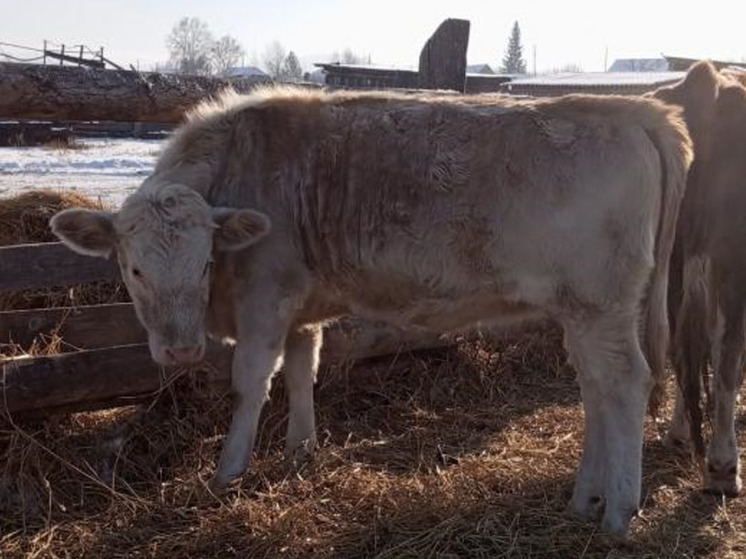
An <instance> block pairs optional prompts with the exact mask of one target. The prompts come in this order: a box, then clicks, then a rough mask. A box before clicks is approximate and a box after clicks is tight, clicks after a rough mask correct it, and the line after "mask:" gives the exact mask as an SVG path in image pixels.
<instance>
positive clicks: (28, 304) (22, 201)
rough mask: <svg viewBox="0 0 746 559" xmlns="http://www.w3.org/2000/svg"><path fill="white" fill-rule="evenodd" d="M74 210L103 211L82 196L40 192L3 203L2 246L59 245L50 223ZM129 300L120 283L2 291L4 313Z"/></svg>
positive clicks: (0, 306)
mask: <svg viewBox="0 0 746 559" xmlns="http://www.w3.org/2000/svg"><path fill="white" fill-rule="evenodd" d="M72 207H82V208H93V209H101V208H102V206H101V203H100V202H98V201H95V200H92V199H90V198H87V197H85V196H82V195H80V194H75V193H70V192H54V191H48V190H39V191H35V192H28V193H24V194H21V195H19V196H15V197H12V198H2V199H0V246H8V245H16V244H24V243H45V242H53V241H57V238H56V237H55V236H54V235H53V234H52V231H51V230H50V229H49V219H50V218H51V217H52V216H53V215H54V214H55V213H57V212H58V211H61V210H63V209H67V208H72ZM125 300H127V293H126V290H125V289H124V288H123V286H122V285H121V284H119V283H106V282H101V283H96V284H87V285H79V286H73V287H57V288H48V289H26V290H13V291H11V290H0V311H2V310H10V309H30V308H45V307H62V306H77V305H94V304H103V303H112V302H117V301H125Z"/></svg>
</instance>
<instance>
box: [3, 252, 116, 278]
mask: <svg viewBox="0 0 746 559" xmlns="http://www.w3.org/2000/svg"><path fill="white" fill-rule="evenodd" d="M118 278H119V268H118V267H117V263H116V260H115V259H110V260H105V259H103V258H93V257H90V256H82V255H80V254H77V253H75V252H73V251H71V250H70V249H68V248H67V247H66V246H65V245H63V244H62V243H38V244H29V245H15V246H8V247H0V289H39V288H42V287H55V286H66V285H77V284H81V283H90V282H93V281H114V280H117V279H118Z"/></svg>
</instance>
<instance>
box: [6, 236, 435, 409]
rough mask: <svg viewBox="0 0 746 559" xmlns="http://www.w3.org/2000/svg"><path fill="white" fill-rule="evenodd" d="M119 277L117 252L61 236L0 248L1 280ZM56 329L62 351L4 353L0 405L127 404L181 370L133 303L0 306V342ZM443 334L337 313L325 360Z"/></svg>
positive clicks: (214, 370)
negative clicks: (165, 363)
mask: <svg viewBox="0 0 746 559" xmlns="http://www.w3.org/2000/svg"><path fill="white" fill-rule="evenodd" d="M118 278H119V271H118V267H117V265H116V262H115V261H114V260H108V261H107V260H103V259H100V258H90V257H85V256H80V255H78V254H75V253H73V252H72V251H70V250H69V249H67V248H66V247H65V246H64V245H62V244H61V243H41V244H32V245H18V246H11V247H5V248H0V290H4V289H38V288H47V287H55V286H69V285H78V284H85V283H89V282H95V281H111V280H116V279H118ZM45 334H46V335H52V334H53V335H55V336H59V337H60V338H61V339H62V340H63V342H64V344H63V345H64V347H65V348H66V349H67V351H69V352H68V353H61V354H56V355H43V356H33V355H30V356H27V355H23V356H21V357H6V358H4V359H2V360H0V365H1V366H2V377H1V378H0V389H1V390H2V393H1V396H2V399H1V400H0V409H3V410H5V411H6V412H9V413H13V414H18V413H23V414H29V413H30V414H40V413H42V414H49V413H56V412H63V411H65V412H67V411H82V410H90V409H97V408H102V407H109V406H120V405H125V404H131V403H133V402H136V401H138V400H141V399H142V398H144V397H147V396H148V395H151V394H153V393H155V392H157V391H158V390H160V389H161V388H162V387H163V386H164V385H166V384H168V382H170V381H171V380H172V379H173V377H174V375H177V374H179V373H180V371H179V370H168V369H164V368H161V367H159V366H158V365H156V364H155V363H154V362H153V361H152V359H151V357H150V352H149V350H148V346H147V334H146V332H145V330H144V329H143V327H142V326H141V325H140V323H139V321H138V320H137V317H136V315H135V312H134V308H133V306H132V304H131V303H115V304H108V305H95V306H80V307H65V308H48V309H32V310H18V311H4V312H0V343H5V344H18V345H20V346H22V347H28V346H29V345H30V344H31V343H32V342H33V340H34V339H35V338H37V337H38V336H42V335H45ZM445 343H447V340H446V339H444V338H443V337H441V336H437V335H434V334H422V333H417V332H407V331H402V330H399V329H396V328H392V327H390V326H387V325H384V324H380V323H369V322H362V321H354V320H349V321H343V322H339V323H336V324H334V325H331V326H329V327H328V328H327V330H326V332H325V343H324V349H323V351H322V361H323V362H324V363H325V364H331V363H341V362H345V361H349V360H358V359H364V358H370V357H377V356H381V355H387V354H391V353H396V352H398V351H410V350H415V349H424V348H429V347H437V346H442V345H444V344H445ZM230 358H231V350H230V349H229V348H224V347H221V346H218V345H213V346H211V347H210V349H209V350H208V356H207V358H206V360H205V361H206V363H207V366H204V367H200V374H202V375H204V379H205V380H206V381H207V382H226V381H228V379H229V378H230Z"/></svg>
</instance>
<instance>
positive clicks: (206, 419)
mask: <svg viewBox="0 0 746 559" xmlns="http://www.w3.org/2000/svg"><path fill="white" fill-rule="evenodd" d="M272 396H273V399H272V403H271V404H270V405H268V406H267V408H266V409H265V412H264V414H263V422H262V427H261V430H260V433H261V435H260V440H259V444H258V449H257V452H256V457H255V461H254V463H253V466H252V471H251V473H250V474H248V475H246V476H245V477H244V478H243V480H242V482H241V483H240V484H239V485H238V486H237V487H236V488H235V489H234V490H233V491H232V492H231V493H230V494H229V495H228V496H227V497H225V498H224V499H223V500H222V501H217V500H215V499H213V498H211V497H209V496H207V494H206V492H205V490H204V485H203V481H204V480H205V479H206V478H207V477H208V476H209V474H210V473H211V472H212V470H213V468H214V466H215V460H216V458H217V454H218V452H219V447H220V442H221V439H222V435H223V434H224V433H225V430H226V428H227V419H228V415H229V410H230V406H229V403H228V400H227V398H226V397H225V395H224V394H222V393H210V391H209V390H208V389H207V388H206V387H204V386H200V383H199V376H191V377H184V378H182V379H181V381H180V382H179V383H177V384H176V385H174V386H173V387H172V388H171V389H170V390H169V391H166V392H164V393H162V394H161V395H160V396H159V398H158V399H157V400H156V401H154V402H152V405H151V406H150V408H149V410H148V411H146V412H142V411H139V412H138V411H136V410H134V409H120V410H113V411H106V412H97V413H83V414H77V415H73V416H69V417H64V418H57V419H56V420H55V421H49V422H46V423H38V424H23V425H18V424H8V425H6V427H5V428H4V429H3V431H2V432H1V433H0V454H1V455H2V458H0V464H2V468H3V469H2V473H0V534H2V535H0V556H2V557H3V558H15V557H86V558H91V559H93V558H98V557H102V558H103V557H106V558H115V557H164V558H169V559H178V558H182V557H252V558H253V557H290V558H295V557H325V558H326V557H334V558H342V557H349V558H360V557H379V558H383V557H411V558H421V557H423V558H424V557H432V558H436V557H438V558H456V557H475V558H488V557H490V558H491V557H526V558H528V557H532V558H538V557H556V558H565V557H585V558H621V557H629V558H632V557H634V558H671V559H673V558H677V559H678V558H682V557H713V558H715V557H717V558H724V557H742V556H744V555H745V554H746V535H745V534H746V516H745V515H744V513H745V512H746V510H745V508H744V504H743V502H742V500H741V499H735V500H730V501H722V500H720V499H719V498H716V497H711V496H707V495H704V494H702V493H701V492H699V491H698V488H699V484H700V481H699V478H698V476H697V475H695V474H694V473H693V467H692V466H691V464H690V463H689V461H688V460H686V459H682V458H680V457H678V456H676V455H674V454H672V453H670V452H668V451H666V450H664V449H663V448H662V447H661V445H660V443H659V442H658V439H657V436H658V427H657V426H656V425H654V424H653V423H652V422H651V421H649V422H648V425H647V432H646V445H645V465H644V472H645V479H644V494H645V509H644V516H643V517H642V518H639V519H637V520H636V521H635V522H634V525H633V530H632V534H631V539H630V543H626V544H617V543H614V542H612V541H610V540H609V539H608V538H606V537H605V536H604V535H602V534H600V533H599V532H598V530H597V526H596V525H594V524H588V523H580V522H577V521H575V520H572V519H570V518H567V517H566V516H565V515H564V514H563V509H564V506H565V503H566V501H567V499H568V497H569V495H570V492H571V489H572V476H573V472H574V469H575V467H576V465H577V461H578V458H579V452H580V441H581V430H582V415H581V413H580V410H579V405H578V390H577V388H576V385H575V381H574V374H573V372H572V370H571V369H570V368H569V367H567V366H566V365H565V364H564V355H563V352H562V349H561V347H560V336H559V334H558V333H557V331H556V330H551V329H550V330H546V329H545V330H534V331H531V332H528V333H526V334H524V335H522V336H520V337H509V338H506V339H504V340H501V341H498V342H495V343H491V344H488V343H486V342H472V343H468V344H467V343H463V344H461V345H460V346H459V347H456V348H451V349H447V350H442V351H433V352H427V353H418V354H412V355H402V356H398V357H391V358H386V359H382V360H378V361H375V362H369V363H366V364H361V365H358V366H356V367H354V368H350V367H339V368H332V369H329V370H326V371H323V373H322V374H321V376H320V382H319V386H318V388H317V402H318V423H319V433H320V439H321V448H320V450H319V452H318V453H317V455H316V457H315V459H314V460H313V461H312V462H311V463H310V464H307V465H306V466H304V467H303V468H302V469H301V470H300V471H295V470H294V469H293V468H292V467H291V465H290V464H289V463H288V462H287V461H285V460H284V458H283V456H282V452H281V448H282V435H283V431H284V427H285V425H284V424H285V414H286V406H285V403H284V394H283V388H282V382H281V380H278V382H276V386H275V387H274V388H273V395H272ZM742 442H743V441H742Z"/></svg>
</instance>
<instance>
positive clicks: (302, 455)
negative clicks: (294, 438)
mask: <svg viewBox="0 0 746 559" xmlns="http://www.w3.org/2000/svg"><path fill="white" fill-rule="evenodd" d="M316 446H317V445H316V438H315V437H314V438H309V439H303V440H301V441H298V442H293V443H292V444H291V442H290V440H288V444H287V445H286V446H285V456H286V457H287V458H288V459H289V460H290V461H291V462H292V464H293V467H294V468H296V469H300V468H302V467H303V466H304V465H305V464H307V463H308V462H310V461H311V459H312V458H313V455H314V453H315V452H316Z"/></svg>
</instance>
